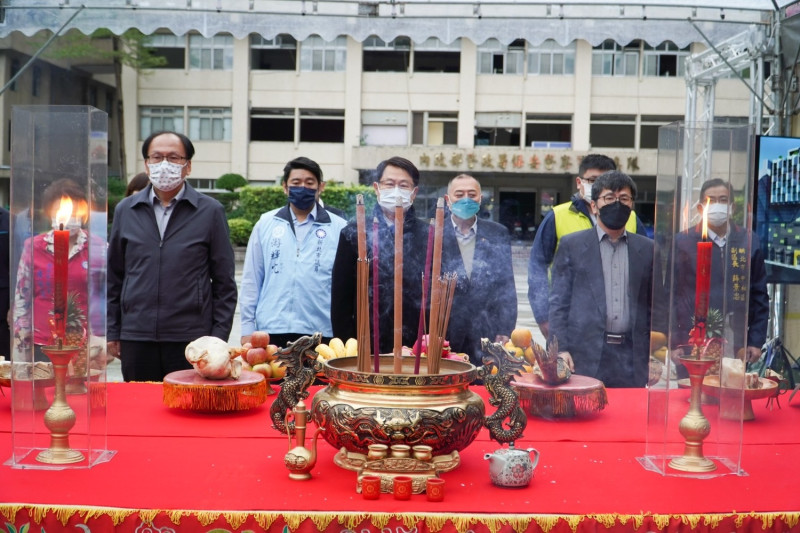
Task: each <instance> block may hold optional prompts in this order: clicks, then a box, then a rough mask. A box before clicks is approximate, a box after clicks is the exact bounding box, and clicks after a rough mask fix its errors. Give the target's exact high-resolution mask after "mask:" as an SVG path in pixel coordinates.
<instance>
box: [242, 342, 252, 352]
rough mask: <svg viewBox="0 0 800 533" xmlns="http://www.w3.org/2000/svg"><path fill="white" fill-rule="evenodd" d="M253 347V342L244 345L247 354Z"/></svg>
mask: <svg viewBox="0 0 800 533" xmlns="http://www.w3.org/2000/svg"><path fill="white" fill-rule="evenodd" d="M252 347H253V343H252V342H246V343H244V344H242V348H243V349H244V351H245V352H246V351H247V350H249V349H250V348H252Z"/></svg>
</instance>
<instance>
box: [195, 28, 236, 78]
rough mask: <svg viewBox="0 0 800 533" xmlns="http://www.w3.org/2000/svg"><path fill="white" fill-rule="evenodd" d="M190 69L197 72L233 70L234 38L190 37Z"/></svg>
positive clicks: (220, 36)
mask: <svg viewBox="0 0 800 533" xmlns="http://www.w3.org/2000/svg"><path fill="white" fill-rule="evenodd" d="M189 68H191V69H197V70H231V69H232V68H233V37H232V36H230V35H215V36H214V37H203V36H202V35H190V36H189Z"/></svg>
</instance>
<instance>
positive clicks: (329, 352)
mask: <svg viewBox="0 0 800 533" xmlns="http://www.w3.org/2000/svg"><path fill="white" fill-rule="evenodd" d="M314 351H316V352H317V353H318V354H320V355H321V356H322V357H324V358H325V359H336V352H334V351H333V348H331V347H330V346H328V345H327V344H320V345H318V346H317V347H316V348H314Z"/></svg>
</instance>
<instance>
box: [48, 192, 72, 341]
mask: <svg viewBox="0 0 800 533" xmlns="http://www.w3.org/2000/svg"><path fill="white" fill-rule="evenodd" d="M71 216H72V199H70V198H69V197H67V196H64V197H62V198H61V205H60V206H59V208H58V212H57V213H56V222H57V223H58V229H57V230H53V318H54V320H53V322H54V323H55V329H56V330H55V335H56V339H57V342H63V341H64V338H65V336H66V329H67V272H68V267H67V262H68V261H69V230H65V229H64V225H65V224H66V223H67V222H68V221H69V218H70V217H71Z"/></svg>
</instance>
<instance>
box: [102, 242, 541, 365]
mask: <svg viewBox="0 0 800 533" xmlns="http://www.w3.org/2000/svg"><path fill="white" fill-rule="evenodd" d="M511 253H512V256H513V264H514V281H515V282H516V286H517V308H518V311H517V327H520V328H527V329H530V330H531V332H532V333H533V339H534V340H535V341H536V342H538V343H539V344H542V345H543V344H544V342H545V340H544V337H543V336H542V334H541V333H540V332H539V328H538V327H537V326H536V322H535V321H534V320H533V313H532V312H531V306H530V305H529V304H528V256H529V255H530V245H528V244H516V245H514V246H513V247H512V252H511ZM241 279H242V261H241V260H239V261H237V263H236V282H237V284H238V285H239V286H240V287H241ZM239 319H240V316H239V307H238V306H237V307H236V314H235V315H234V317H233V329H232V330H231V336H230V339H229V342H230V343H231V344H237V345H238V344H239V339H240V338H241V333H240V331H241V323H240V320H239ZM108 381H122V372H121V370H120V363H119V360H116V359H115V360H114V362H112V363H111V364H109V365H108Z"/></svg>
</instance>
